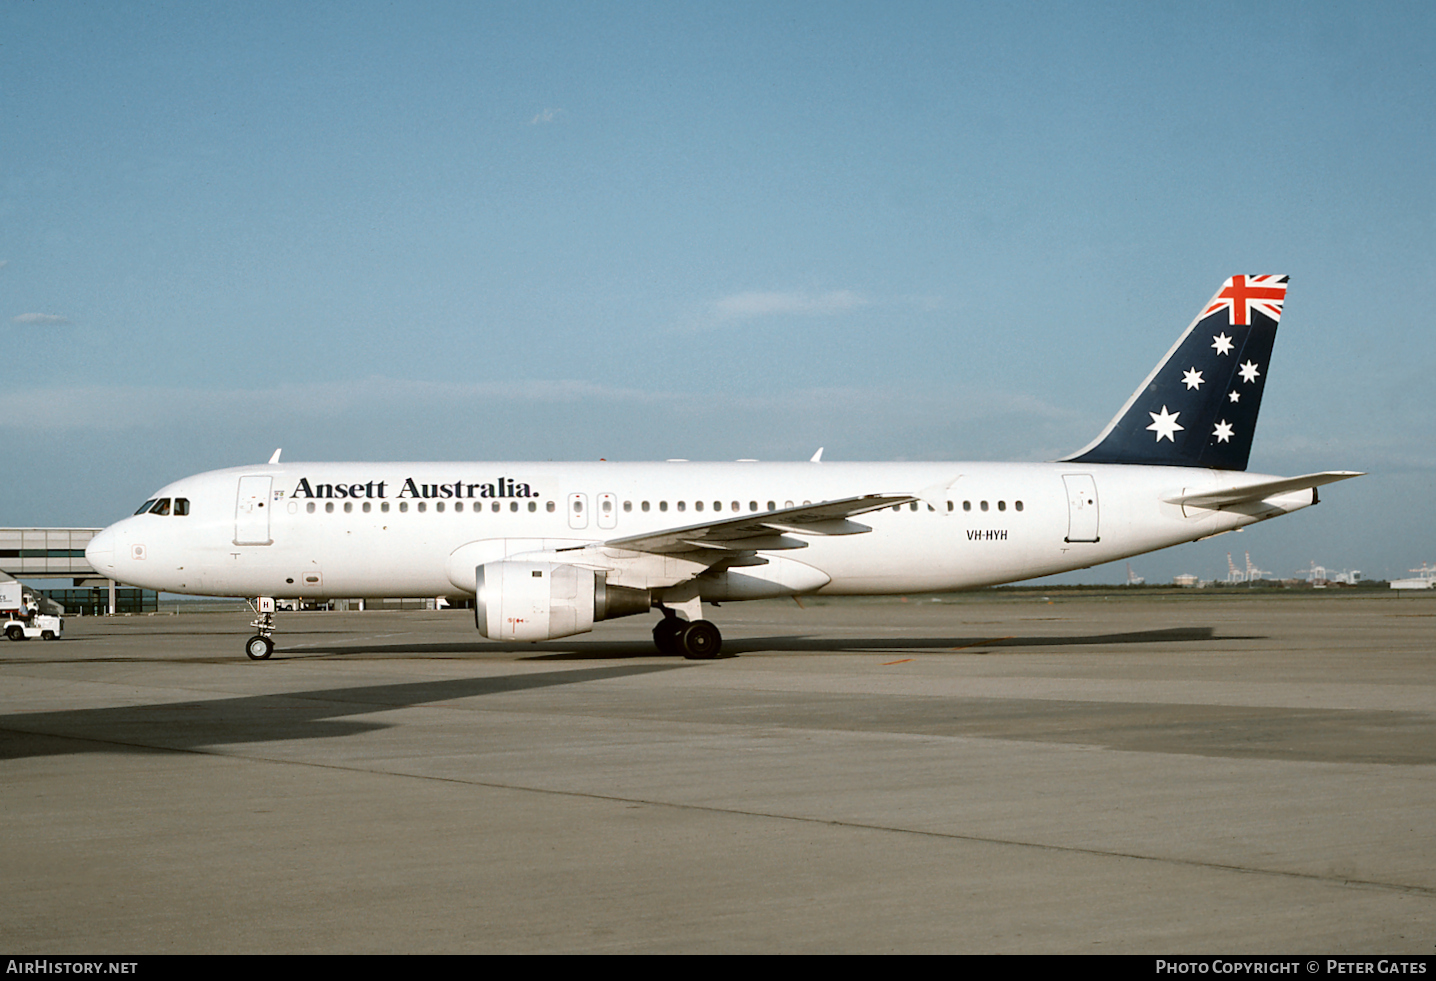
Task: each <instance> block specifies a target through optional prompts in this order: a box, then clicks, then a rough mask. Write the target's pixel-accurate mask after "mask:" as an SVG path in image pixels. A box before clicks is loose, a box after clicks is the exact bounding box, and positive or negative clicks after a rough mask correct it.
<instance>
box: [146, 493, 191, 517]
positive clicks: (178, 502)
mask: <svg viewBox="0 0 1436 981" xmlns="http://www.w3.org/2000/svg"><path fill="white" fill-rule="evenodd" d="M146 512H148V513H150V514H177V515H180V516H181V517H183V516H184V515H187V514H189V498H187V497H176V498H175V499H174V504H173V505H171V504H170V499H169V498H168V497H161V498H159V499H158V500H155V499H154V498H151V499H150V500H148V501H146V502H145V503H143V504H141V505H140V507H139V510H138V511H136V512H135V514H145V513H146Z"/></svg>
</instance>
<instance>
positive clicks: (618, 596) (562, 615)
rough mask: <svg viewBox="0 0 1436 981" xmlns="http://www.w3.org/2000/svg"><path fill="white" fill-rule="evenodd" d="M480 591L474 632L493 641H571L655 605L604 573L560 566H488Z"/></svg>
mask: <svg viewBox="0 0 1436 981" xmlns="http://www.w3.org/2000/svg"><path fill="white" fill-rule="evenodd" d="M475 586H476V589H475V601H474V626H476V627H478V628H479V633H481V634H483V635H484V636H485V637H488V638H489V639H490V640H553V639H555V638H557V637H568V636H570V635H572V634H581V633H586V632H588V631H590V630H592V629H593V625H594V622H595V621H598V620H612V619H613V618H615V617H626V616H630V615H632V614H634V613H647V612H648V609H649V607H650V606H651V605H652V598H651V596H650V594H649V591H648V590H646V589H631V588H629V587H627V586H610V585H608V582H607V578H606V575H605V574H604V573H602V572H594V571H593V570H592V569H583V568H580V567H578V566H574V565H564V564H562V563H557V562H523V561H515V560H511V559H510V560H505V561H502V562H486V563H484V564H483V565H481V566H477V567H476V568H475Z"/></svg>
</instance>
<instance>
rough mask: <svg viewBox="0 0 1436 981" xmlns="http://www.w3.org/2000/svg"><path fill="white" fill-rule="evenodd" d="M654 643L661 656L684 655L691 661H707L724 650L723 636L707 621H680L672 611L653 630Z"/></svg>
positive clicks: (666, 612) (668, 611)
mask: <svg viewBox="0 0 1436 981" xmlns="http://www.w3.org/2000/svg"><path fill="white" fill-rule="evenodd" d="M653 643H654V644H656V645H657V647H658V651H659V653H661V654H669V655H674V654H682V655H683V656H684V657H686V658H688V659H689V660H690V661H706V660H711V659H712V658H715V657H717V656H718V652H719V651H721V650H722V649H723V635H722V634H721V633H719V632H718V628H717V627H716V626H715V625H714V624H712V623H711V622H709V621H707V620H680V619H679V618H678V617H677V615H675V614H674V613H673V611H672V610H667V609H665V610H664V611H663V619H662V620H659V621H658V625H657V626H655V627H654V628H653Z"/></svg>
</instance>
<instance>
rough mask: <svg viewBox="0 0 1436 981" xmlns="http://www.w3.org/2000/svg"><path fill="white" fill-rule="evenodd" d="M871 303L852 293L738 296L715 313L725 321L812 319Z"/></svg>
mask: <svg viewBox="0 0 1436 981" xmlns="http://www.w3.org/2000/svg"><path fill="white" fill-rule="evenodd" d="M867 302H868V301H867V300H866V299H865V298H864V297H863V296H862V295H861V294H859V293H854V292H853V291H852V290H832V291H830V292H827V293H809V292H807V291H804V290H795V291H789V292H771V293H762V292H749V293H734V294H733V295H732V296H725V297H723V298H722V299H721V300H718V301H717V302H715V303H714V304H713V313H714V314H715V315H716V316H717V317H718V318H719V319H722V320H734V319H747V318H750V317H771V316H778V315H791V316H804V317H811V316H822V315H826V314H834V313H842V312H844V311H847V310H853V309H856V308H857V307H861V306H866V305H867Z"/></svg>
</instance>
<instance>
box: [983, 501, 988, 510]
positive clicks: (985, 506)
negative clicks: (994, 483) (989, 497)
mask: <svg viewBox="0 0 1436 981" xmlns="http://www.w3.org/2000/svg"><path fill="white" fill-rule="evenodd" d="M982 510H984V511H986V510H987V502H986V501H983V502H982Z"/></svg>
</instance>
